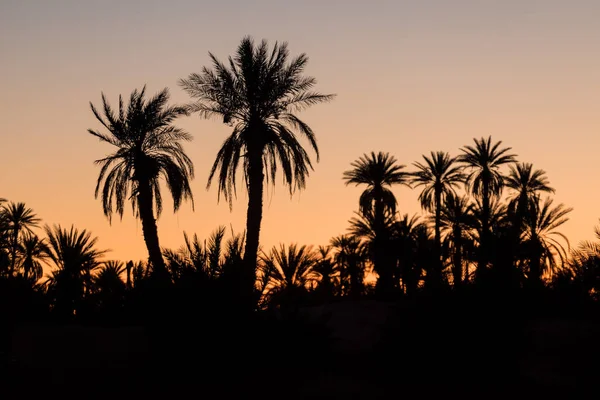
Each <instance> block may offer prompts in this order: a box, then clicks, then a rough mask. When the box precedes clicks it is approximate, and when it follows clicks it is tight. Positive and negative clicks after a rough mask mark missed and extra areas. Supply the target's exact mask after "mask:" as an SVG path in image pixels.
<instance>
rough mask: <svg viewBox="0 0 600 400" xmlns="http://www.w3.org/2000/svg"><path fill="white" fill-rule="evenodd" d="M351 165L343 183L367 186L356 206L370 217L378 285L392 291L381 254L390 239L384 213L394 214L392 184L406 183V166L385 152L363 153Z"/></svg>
mask: <svg viewBox="0 0 600 400" xmlns="http://www.w3.org/2000/svg"><path fill="white" fill-rule="evenodd" d="M351 166H352V169H350V170H348V171H345V172H344V176H343V179H344V181H345V182H346V185H350V184H355V185H357V186H358V185H365V186H366V188H365V190H364V191H363V192H362V194H361V196H360V200H359V207H360V212H361V213H362V214H363V215H370V216H371V219H372V227H373V233H374V238H373V242H372V250H373V252H372V255H373V264H374V267H375V270H376V271H377V272H378V274H379V277H380V279H381V280H382V282H378V287H379V288H380V290H381V291H383V292H386V293H387V292H389V291H392V290H393V282H391V280H390V277H391V273H390V269H391V266H390V265H389V263H386V260H385V254H384V253H385V249H384V247H385V243H386V242H387V241H388V239H389V235H387V236H386V232H387V231H388V230H386V228H385V226H386V215H388V214H389V215H393V214H394V213H395V212H396V204H397V201H396V197H395V196H394V193H392V191H391V187H392V186H393V185H406V186H409V177H410V174H409V173H407V172H404V171H403V169H404V168H405V166H404V165H401V164H398V162H397V160H396V158H395V157H394V156H391V155H390V154H389V153H384V152H379V153H377V154H376V153H375V152H371V154H369V155H367V154H365V155H363V156H362V157H361V158H359V159H358V160H357V161H354V162H353V163H352V164H351Z"/></svg>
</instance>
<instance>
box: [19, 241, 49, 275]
mask: <svg viewBox="0 0 600 400" xmlns="http://www.w3.org/2000/svg"><path fill="white" fill-rule="evenodd" d="M48 252H49V249H48V246H47V244H46V241H45V240H44V239H43V238H40V237H38V236H37V235H34V234H32V233H27V234H26V235H25V236H24V237H23V239H22V240H21V241H20V243H19V249H18V253H19V256H20V259H21V265H20V268H22V269H23V277H24V278H25V279H26V280H30V279H31V281H33V282H37V281H38V280H40V278H41V277H42V275H43V274H44V269H43V267H42V264H41V261H46V260H47V259H48V258H49V256H48Z"/></svg>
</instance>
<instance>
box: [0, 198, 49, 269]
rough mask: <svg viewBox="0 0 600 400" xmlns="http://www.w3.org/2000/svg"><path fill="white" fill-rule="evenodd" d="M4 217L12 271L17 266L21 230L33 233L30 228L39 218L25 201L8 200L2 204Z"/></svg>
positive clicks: (34, 225)
mask: <svg viewBox="0 0 600 400" xmlns="http://www.w3.org/2000/svg"><path fill="white" fill-rule="evenodd" d="M3 214H4V219H5V221H6V229H7V230H8V232H9V234H8V236H9V247H10V271H9V274H12V273H14V271H15V268H16V266H17V253H18V251H19V238H20V236H21V233H22V232H25V233H29V234H31V233H33V231H32V228H34V227H37V226H38V224H39V222H40V219H39V218H38V217H37V216H36V215H35V213H34V212H33V210H32V209H31V208H28V207H27V206H25V203H13V202H10V203H8V205H6V206H4V213H3Z"/></svg>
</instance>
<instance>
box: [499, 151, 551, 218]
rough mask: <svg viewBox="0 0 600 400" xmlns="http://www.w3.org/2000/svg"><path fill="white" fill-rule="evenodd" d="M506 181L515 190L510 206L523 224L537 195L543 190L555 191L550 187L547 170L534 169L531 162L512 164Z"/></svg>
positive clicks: (510, 198) (545, 191) (510, 199)
mask: <svg viewBox="0 0 600 400" xmlns="http://www.w3.org/2000/svg"><path fill="white" fill-rule="evenodd" d="M504 183H505V185H506V187H507V188H509V189H511V190H512V191H513V194H512V195H511V196H510V197H509V208H510V209H511V210H513V212H514V214H515V216H516V218H517V221H518V223H519V224H521V225H522V220H523V218H525V215H526V214H527V212H528V211H529V209H530V208H531V207H532V206H533V205H534V204H535V202H536V200H537V196H538V195H539V194H540V193H541V192H544V193H554V191H555V190H554V189H553V188H552V187H550V183H549V181H548V178H547V177H546V172H545V171H544V170H541V169H533V165H532V164H530V163H517V164H516V165H511V166H510V172H509V174H508V176H507V177H506V178H505V182H504Z"/></svg>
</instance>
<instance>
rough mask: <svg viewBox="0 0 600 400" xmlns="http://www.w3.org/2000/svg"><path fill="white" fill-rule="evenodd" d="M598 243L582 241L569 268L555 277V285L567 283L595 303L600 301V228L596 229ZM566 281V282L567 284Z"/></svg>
mask: <svg viewBox="0 0 600 400" xmlns="http://www.w3.org/2000/svg"><path fill="white" fill-rule="evenodd" d="M594 233H595V236H596V241H589V240H586V241H582V242H581V243H580V244H579V246H578V248H577V249H575V250H573V251H572V252H571V258H570V260H569V263H568V265H567V266H566V267H567V268H563V269H562V270H560V271H558V274H557V275H555V276H554V279H553V280H554V282H553V283H554V285H555V288H556V286H559V285H560V286H563V285H564V284H565V283H567V284H568V285H569V286H574V287H575V288H577V289H579V291H581V292H583V294H585V295H586V296H589V297H591V298H592V299H594V300H595V301H598V300H599V299H600V226H596V227H595V228H594ZM565 281H566V282H565Z"/></svg>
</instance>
